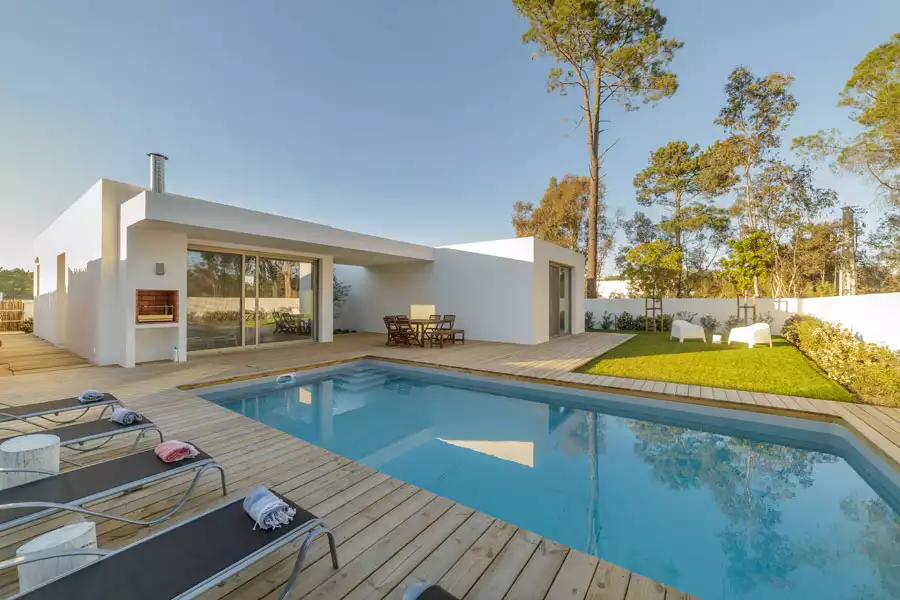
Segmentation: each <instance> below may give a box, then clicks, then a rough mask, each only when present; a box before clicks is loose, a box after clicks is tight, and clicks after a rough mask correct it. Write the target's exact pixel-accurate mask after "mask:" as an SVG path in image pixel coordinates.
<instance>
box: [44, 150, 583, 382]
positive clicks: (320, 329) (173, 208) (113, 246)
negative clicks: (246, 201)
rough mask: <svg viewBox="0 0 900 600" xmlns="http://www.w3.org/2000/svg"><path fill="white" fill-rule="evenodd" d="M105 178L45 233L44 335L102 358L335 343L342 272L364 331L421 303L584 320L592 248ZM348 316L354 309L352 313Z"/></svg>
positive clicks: (524, 339)
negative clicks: (586, 253) (424, 232)
mask: <svg viewBox="0 0 900 600" xmlns="http://www.w3.org/2000/svg"><path fill="white" fill-rule="evenodd" d="M150 158H151V182H152V184H151V187H150V189H147V188H143V187H140V186H136V185H130V184H126V183H120V182H117V181H111V180H108V179H101V180H100V181H98V182H97V183H96V184H94V186H93V187H91V188H90V189H89V190H88V191H87V192H85V193H84V194H83V195H82V196H81V197H80V198H78V199H77V200H76V201H75V202H74V203H73V204H72V205H71V206H69V208H68V209H66V210H65V211H64V212H63V213H62V214H61V215H59V216H58V217H57V218H56V220H54V221H53V223H52V224H51V225H50V226H49V227H48V228H47V229H46V230H44V231H43V232H42V233H41V234H40V235H39V236H38V238H37V239H36V240H35V251H36V255H37V264H36V265H35V286H34V290H35V310H34V313H35V314H34V331H35V334H36V335H38V336H40V337H41V338H44V339H46V340H48V341H50V342H52V343H53V344H56V345H57V346H60V347H65V348H67V349H68V350H70V351H71V352H73V353H75V354H78V355H80V356H83V357H85V358H86V359H88V360H89V361H91V362H93V363H95V364H99V365H114V364H118V365H122V366H125V367H131V366H134V365H135V363H139V362H144V361H153V360H176V359H177V360H178V361H185V360H188V359H189V357H190V355H191V353H192V352H203V351H222V350H224V349H228V348H253V347H260V346H266V345H268V344H274V343H302V342H330V341H332V333H333V329H334V325H335V324H334V317H333V279H332V273H333V272H334V273H335V274H336V275H337V277H338V278H339V279H340V280H341V281H343V282H346V283H349V284H351V286H352V291H351V295H350V297H349V298H348V299H347V306H346V309H347V311H348V314H349V313H352V322H346V323H343V322H342V323H341V325H342V326H344V327H346V328H348V329H349V328H352V329H356V330H359V331H378V332H381V331H384V324H383V321H382V317H383V316H385V315H391V314H407V313H409V312H410V311H411V310H413V311H416V310H420V311H427V312H431V311H434V312H437V313H452V314H455V315H456V316H457V327H460V328H464V329H465V330H466V336H467V338H469V339H477V340H489V341H500V342H515V343H522V344H537V343H541V342H544V341H547V340H548V339H549V338H550V337H551V336H555V335H561V334H567V333H580V332H582V331H583V330H584V322H583V318H582V316H581V315H583V313H584V305H583V303H584V300H583V298H584V293H583V287H584V283H583V282H584V257H583V256H582V255H581V254H578V253H575V252H571V251H569V250H566V249H564V248H560V247H558V246H554V245H552V244H549V243H546V242H543V241H541V240H538V239H534V238H518V239H508V240H497V241H491V242H482V243H474V244H460V245H454V246H444V247H438V248H432V247H429V246H421V245H417V244H411V243H407V242H402V241H397V240H391V239H386V238H381V237H376V236H371V235H365V234H361V233H356V232H353V231H346V230H342V229H336V228H334V227H328V226H326V225H319V224H317V223H310V222H307V221H301V220H297V219H292V218H288V217H283V216H279V215H274V214H268V213H262V212H257V211H253V210H247V209H243V208H237V207H234V206H228V205H225V204H218V203H215V202H210V201H207V200H200V199H197V198H190V197H186V196H179V195H175V194H170V193H167V192H166V191H165V179H164V164H165V160H166V159H165V157H163V156H161V155H157V154H151V155H150ZM347 318H349V317H347Z"/></svg>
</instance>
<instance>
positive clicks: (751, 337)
mask: <svg viewBox="0 0 900 600" xmlns="http://www.w3.org/2000/svg"><path fill="white" fill-rule="evenodd" d="M731 342H744V343H745V344H747V345H748V346H750V347H751V348H752V347H753V346H755V345H756V344H769V347H770V348H771V347H772V329H771V328H770V327H769V324H768V323H754V324H753V325H748V326H747V327H735V328H734V329H732V330H731V331H730V332H729V333H728V344H729V345H731Z"/></svg>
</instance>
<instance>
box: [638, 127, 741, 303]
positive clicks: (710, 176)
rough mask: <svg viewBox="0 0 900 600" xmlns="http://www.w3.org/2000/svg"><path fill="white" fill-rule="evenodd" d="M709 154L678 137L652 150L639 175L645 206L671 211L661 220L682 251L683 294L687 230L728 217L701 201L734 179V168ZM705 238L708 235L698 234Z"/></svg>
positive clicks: (680, 286)
mask: <svg viewBox="0 0 900 600" xmlns="http://www.w3.org/2000/svg"><path fill="white" fill-rule="evenodd" d="M709 156H710V155H709V154H708V153H704V152H701V151H700V146H698V145H697V144H694V145H693V146H690V145H688V143H687V142H683V141H674V142H669V143H668V144H666V145H665V146H662V147H661V148H658V149H657V150H655V151H653V152H652V153H651V154H650V161H649V164H648V165H647V167H646V168H645V169H644V170H643V171H641V172H640V173H638V174H637V175H635V177H634V187H635V188H637V201H638V203H639V204H641V205H643V206H654V205H656V206H661V207H663V208H664V209H666V210H667V211H668V212H669V214H668V215H667V216H666V217H665V219H664V221H663V222H662V223H661V224H660V226H661V228H662V229H663V231H664V232H666V233H668V234H669V235H671V237H672V238H673V241H674V242H675V247H676V248H677V249H678V250H680V251H681V256H682V265H681V267H680V271H681V276H680V277H679V279H678V285H677V289H676V294H677V296H678V297H679V298H680V297H681V296H682V293H683V292H684V275H685V274H684V270H685V265H684V264H683V263H684V259H685V258H686V257H687V254H688V252H687V250H686V249H685V244H684V241H685V240H684V235H685V233H686V232H699V231H701V230H703V229H705V228H706V227H708V226H715V227H716V228H719V229H721V227H720V225H721V224H722V222H723V220H724V221H727V219H724V218H723V217H724V216H723V215H722V211H720V210H718V209H716V207H714V206H712V205H709V204H706V203H701V202H700V201H698V198H699V197H700V196H701V195H705V196H706V197H709V196H713V195H716V194H718V193H721V192H722V191H724V190H726V189H728V188H729V187H730V186H731V185H733V183H734V169H733V167H730V166H726V167H725V168H722V166H721V163H719V162H716V161H714V160H710V159H709ZM698 238H700V239H701V240H702V241H704V242H705V241H706V240H707V239H708V237H707V236H698Z"/></svg>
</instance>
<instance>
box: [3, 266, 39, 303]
mask: <svg viewBox="0 0 900 600" xmlns="http://www.w3.org/2000/svg"><path fill="white" fill-rule="evenodd" d="M33 286H34V274H33V273H32V272H31V271H26V270H25V269H20V268H16V269H4V268H3V267H0V292H2V293H3V295H4V296H5V297H8V298H31V297H32V295H33V294H32V287H33Z"/></svg>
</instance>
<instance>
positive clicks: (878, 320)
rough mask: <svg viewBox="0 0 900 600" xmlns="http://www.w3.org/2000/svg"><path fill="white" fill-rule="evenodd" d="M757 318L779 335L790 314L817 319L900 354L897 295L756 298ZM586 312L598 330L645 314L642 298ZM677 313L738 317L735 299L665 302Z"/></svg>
mask: <svg viewBox="0 0 900 600" xmlns="http://www.w3.org/2000/svg"><path fill="white" fill-rule="evenodd" d="M756 306H757V308H756V310H757V314H759V313H766V312H768V313H769V314H771V315H772V317H773V318H774V321H773V322H772V332H773V333H776V334H777V333H781V326H782V325H783V324H784V321H785V320H786V319H787V318H788V317H790V316H791V315H793V314H802V315H809V316H813V317H817V318H819V319H822V320H823V321H828V322H830V323H840V324H841V325H843V326H844V327H846V328H847V329H849V330H850V331H852V332H853V333H854V334H856V335H857V336H858V337H860V338H861V339H863V340H865V341H867V342H871V343H875V344H883V345H886V346H888V347H889V348H891V349H893V350H900V320H898V319H896V315H897V313H898V311H900V293H895V294H867V295H862V296H829V297H826V298H782V299H774V298H759V299H758V300H757V305H756ZM584 308H585V310H586V311H588V310H589V311H591V312H593V313H594V323H595V326H597V327H599V323H600V320H601V318H602V317H603V313H604V312H609V313H611V314H616V315H618V314H620V313H622V312H629V313H631V314H632V315H643V314H644V299H643V298H622V299H610V298H591V299H586V300H585V301H584ZM680 311H689V312H695V313H697V317H696V318H695V319H694V323H697V324H699V323H700V318H701V317H703V316H704V315H709V314H711V315H713V316H714V317H715V318H716V319H718V320H719V321H720V322H723V323H724V321H725V319H727V318H728V317H730V316H732V315H736V314H737V300H736V299H735V298H666V299H664V300H663V312H664V313H666V314H670V315H674V314H675V313H677V312H680Z"/></svg>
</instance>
